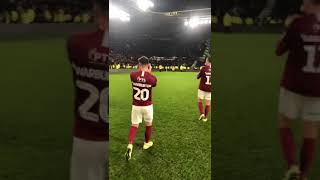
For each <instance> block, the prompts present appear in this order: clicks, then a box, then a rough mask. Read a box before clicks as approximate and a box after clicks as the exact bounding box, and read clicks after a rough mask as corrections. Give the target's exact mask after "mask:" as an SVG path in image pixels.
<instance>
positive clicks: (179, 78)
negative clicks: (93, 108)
mask: <svg viewBox="0 0 320 180" xmlns="http://www.w3.org/2000/svg"><path fill="white" fill-rule="evenodd" d="M155 75H156V76H157V78H158V86H157V87H156V88H155V89H154V92H153V101H154V111H155V112H154V123H153V127H154V129H153V138H152V139H153V140H154V143H155V144H154V147H152V148H151V149H149V150H144V151H143V150H142V144H143V140H144V126H141V127H140V128H139V130H138V133H137V137H136V141H135V144H134V150H133V159H132V160H130V161H129V162H126V160H125V157H124V154H125V150H126V146H127V135H128V130H129V127H130V124H131V121H130V114H131V100H132V98H131V94H132V90H131V84H130V80H129V74H127V73H125V74H111V75H110V104H111V106H110V146H109V147H110V148H109V153H110V155H109V157H110V166H109V170H110V179H134V180H139V179H146V180H149V179H165V180H168V179H174V180H175V179H190V180H191V179H199V180H202V179H210V176H211V173H210V170H211V162H210V161H211V160H210V157H211V143H210V139H211V136H210V133H211V122H210V121H209V122H206V123H204V122H202V121H198V120H197V119H198V115H199V114H198V107H197V86H198V81H197V80H196V73H179V72H177V73H174V72H162V73H155Z"/></svg>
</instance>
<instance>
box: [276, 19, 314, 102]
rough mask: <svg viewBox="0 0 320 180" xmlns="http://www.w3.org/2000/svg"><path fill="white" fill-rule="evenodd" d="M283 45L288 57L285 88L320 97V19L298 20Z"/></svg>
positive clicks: (290, 28)
mask: <svg viewBox="0 0 320 180" xmlns="http://www.w3.org/2000/svg"><path fill="white" fill-rule="evenodd" d="M284 41H285V43H286V44H287V48H288V50H289V54H288V60H287V62H286V67H285V70H284V74H283V79H282V86H284V87H285V88H287V89H289V90H291V91H293V92H296V93H299V94H302V95H305V96H320V66H319V65H320V54H319V51H320V47H319V45H320V18H317V17H316V16H314V15H308V16H307V15H306V16H303V17H301V18H298V19H297V20H295V21H294V22H293V23H292V25H291V26H290V27H289V29H288V32H287V34H286V35H285V37H284Z"/></svg>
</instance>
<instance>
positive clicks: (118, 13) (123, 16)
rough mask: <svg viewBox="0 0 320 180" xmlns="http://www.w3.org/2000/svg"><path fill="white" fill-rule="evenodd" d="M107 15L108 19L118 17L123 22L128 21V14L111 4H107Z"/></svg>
mask: <svg viewBox="0 0 320 180" xmlns="http://www.w3.org/2000/svg"><path fill="white" fill-rule="evenodd" d="M109 17H110V19H119V20H120V21H123V22H127V21H130V14H128V13H127V12H125V11H123V10H121V9H119V8H118V7H116V6H114V5H111V4H110V6H109Z"/></svg>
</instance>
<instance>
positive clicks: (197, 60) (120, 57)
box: [109, 40, 211, 71]
mask: <svg viewBox="0 0 320 180" xmlns="http://www.w3.org/2000/svg"><path fill="white" fill-rule="evenodd" d="M112 44H114V43H112ZM194 45H195V46H196V47H197V48H194V47H193V46H190V48H189V51H188V53H185V50H183V49H181V48H179V47H180V46H179V47H175V46H173V45H172V44H171V46H172V48H171V49H175V48H178V49H179V50H180V51H182V52H183V53H181V52H180V53H179V54H180V56H179V55H177V56H169V55H168V54H167V55H168V56H166V57H159V56H149V57H148V58H149V59H150V62H151V64H152V66H153V68H154V69H156V70H159V71H192V70H198V69H199V68H200V67H201V66H203V63H204V60H205V59H206V58H207V57H211V41H210V40H206V41H201V42H200V43H199V44H198V45H197V44H194ZM155 46H156V45H154V46H153V47H152V48H150V47H149V49H153V50H154V49H155ZM124 47H125V46H122V47H116V46H113V48H112V49H111V52H110V55H109V62H110V64H109V66H110V69H136V68H137V65H138V59H139V58H140V57H141V56H144V55H145V54H144V53H146V52H147V49H144V48H142V49H144V53H143V52H140V53H137V52H139V51H137V50H136V51H132V48H135V49H141V47H140V48H138V47H135V46H127V47H126V48H124ZM156 49H157V48H156ZM192 50H194V52H192ZM133 52H135V53H133ZM153 52H155V51H153ZM176 52H178V50H177V51H176ZM149 53H150V52H149ZM182 54H184V55H182Z"/></svg>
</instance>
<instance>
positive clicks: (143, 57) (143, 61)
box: [138, 56, 149, 65]
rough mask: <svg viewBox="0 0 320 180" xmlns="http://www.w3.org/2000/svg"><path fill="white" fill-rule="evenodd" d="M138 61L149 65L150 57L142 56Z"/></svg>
mask: <svg viewBox="0 0 320 180" xmlns="http://www.w3.org/2000/svg"><path fill="white" fill-rule="evenodd" d="M138 62H139V64H141V65H147V64H149V58H147V57H146V56H142V57H140V58H139V59H138Z"/></svg>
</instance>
